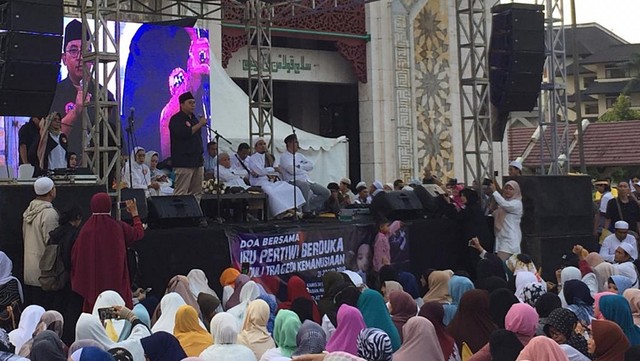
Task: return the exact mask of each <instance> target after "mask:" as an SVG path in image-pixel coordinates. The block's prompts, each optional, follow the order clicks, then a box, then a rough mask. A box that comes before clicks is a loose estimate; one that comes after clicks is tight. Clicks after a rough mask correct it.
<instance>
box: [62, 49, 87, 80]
mask: <svg viewBox="0 0 640 361" xmlns="http://www.w3.org/2000/svg"><path fill="white" fill-rule="evenodd" d="M62 62H63V63H64V65H66V66H67V71H68V72H69V77H70V78H71V80H72V81H73V83H74V84H79V83H80V80H81V79H82V40H71V41H70V42H69V43H68V44H67V47H66V48H65V49H64V53H63V54H62Z"/></svg>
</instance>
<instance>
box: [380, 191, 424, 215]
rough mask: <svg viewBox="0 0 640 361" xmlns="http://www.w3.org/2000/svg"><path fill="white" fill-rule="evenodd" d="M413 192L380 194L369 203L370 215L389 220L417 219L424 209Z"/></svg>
mask: <svg viewBox="0 0 640 361" xmlns="http://www.w3.org/2000/svg"><path fill="white" fill-rule="evenodd" d="M414 192H415V191H393V192H380V193H378V194H376V196H375V197H373V200H372V201H371V214H372V215H373V216H374V217H377V218H381V217H385V218H387V219H389V220H397V219H410V218H417V217H420V216H421V215H422V214H423V211H424V208H423V206H422V203H421V202H420V200H419V199H418V196H417V195H416V194H415V193H414Z"/></svg>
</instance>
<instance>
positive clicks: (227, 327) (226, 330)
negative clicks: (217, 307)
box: [200, 312, 256, 361]
mask: <svg viewBox="0 0 640 361" xmlns="http://www.w3.org/2000/svg"><path fill="white" fill-rule="evenodd" d="M211 333H212V334H213V339H214V344H213V345H212V346H209V347H208V348H207V349H206V350H204V351H202V353H201V354H200V358H202V359H203V360H205V361H236V360H243V361H244V360H246V361H256V357H255V355H254V354H253V352H252V351H251V350H250V349H249V348H248V347H246V346H245V345H240V344H237V343H236V342H237V339H238V322H237V321H236V318H235V317H233V316H232V315H230V314H228V313H226V312H220V313H218V314H216V315H215V316H214V317H213V319H212V320H211Z"/></svg>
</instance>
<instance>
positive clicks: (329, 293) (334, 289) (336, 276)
mask: <svg viewBox="0 0 640 361" xmlns="http://www.w3.org/2000/svg"><path fill="white" fill-rule="evenodd" d="M322 284H323V286H324V294H323V296H322V298H321V299H320V301H318V311H320V316H323V315H327V317H329V320H330V321H331V323H332V324H333V325H334V326H336V324H337V323H338V321H337V316H336V315H337V314H338V307H337V306H336V302H335V300H334V298H335V296H336V294H338V292H340V291H342V290H343V289H345V288H346V287H347V286H348V284H347V283H346V282H345V281H344V279H343V278H342V274H341V273H339V272H333V271H330V272H327V273H325V274H324V275H323V276H322Z"/></svg>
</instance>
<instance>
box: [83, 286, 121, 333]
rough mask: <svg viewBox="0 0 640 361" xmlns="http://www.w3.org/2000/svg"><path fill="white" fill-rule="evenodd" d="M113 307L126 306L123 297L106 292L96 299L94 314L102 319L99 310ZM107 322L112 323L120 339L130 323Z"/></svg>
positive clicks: (112, 292)
mask: <svg viewBox="0 0 640 361" xmlns="http://www.w3.org/2000/svg"><path fill="white" fill-rule="evenodd" d="M112 306H125V303H124V300H123V299H122V296H120V294H119V293H118V292H116V291H111V290H107V291H104V292H102V293H101V294H99V295H98V298H96V303H95V304H94V305H93V312H92V314H93V315H94V316H96V317H98V318H100V314H99V313H98V309H100V308H107V307H112ZM107 322H110V323H111V325H113V328H114V329H115V331H116V333H117V334H118V338H119V339H120V338H121V337H122V331H123V330H124V329H125V327H126V325H127V323H128V322H129V321H127V320H116V319H112V320H107Z"/></svg>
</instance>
